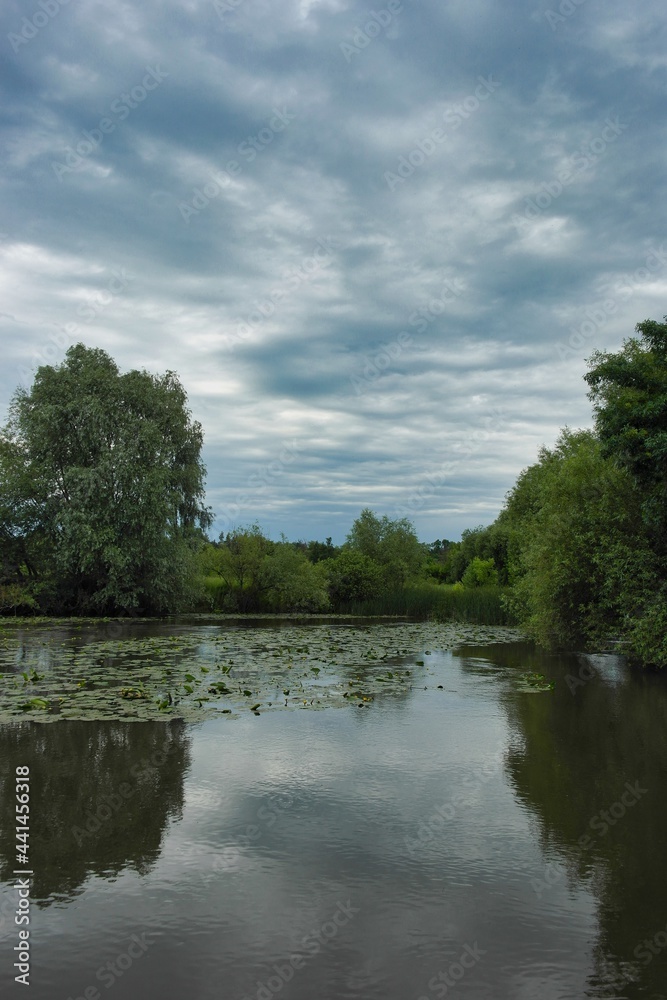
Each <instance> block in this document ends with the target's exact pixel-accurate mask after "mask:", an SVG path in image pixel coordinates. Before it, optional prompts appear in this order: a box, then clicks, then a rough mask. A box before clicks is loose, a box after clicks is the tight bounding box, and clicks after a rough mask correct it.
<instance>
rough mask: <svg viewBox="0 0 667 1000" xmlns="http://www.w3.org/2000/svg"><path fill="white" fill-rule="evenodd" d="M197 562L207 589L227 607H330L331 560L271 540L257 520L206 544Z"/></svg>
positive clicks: (311, 608)
mask: <svg viewBox="0 0 667 1000" xmlns="http://www.w3.org/2000/svg"><path fill="white" fill-rule="evenodd" d="M198 562H199V568H200V572H201V573H202V574H203V575H204V577H205V578H207V584H206V587H207V590H208V593H209V594H210V595H211V596H212V598H213V600H214V603H215V605H216V606H217V607H219V608H221V609H223V610H226V611H239V612H241V613H245V612H252V611H313V612H315V611H325V610H327V609H328V607H329V596H328V592H327V573H326V565H327V564H326V562H320V563H318V564H314V563H312V562H310V561H309V560H308V558H307V556H306V554H305V553H304V552H303V551H302V550H301V549H299V548H296V547H295V546H294V545H292V544H291V543H290V542H288V541H287V540H286V539H283V540H282V541H281V542H272V541H271V540H270V539H269V538H266V537H265V535H264V534H263V533H262V529H261V528H260V526H259V525H258V524H253V525H250V526H246V527H240V528H236V529H235V530H234V531H232V532H229V533H228V534H227V535H226V536H224V535H221V536H220V542H219V543H217V544H216V543H209V544H208V545H205V546H204V547H203V548H202V550H201V552H200V553H199V557H198ZM216 580H217V583H216V582H215V581H216Z"/></svg>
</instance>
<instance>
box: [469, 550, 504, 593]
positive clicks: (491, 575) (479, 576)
mask: <svg viewBox="0 0 667 1000" xmlns="http://www.w3.org/2000/svg"><path fill="white" fill-rule="evenodd" d="M461 583H462V584H463V586H464V587H495V586H497V585H498V570H497V569H496V567H495V563H494V561H493V559H480V558H479V556H475V557H474V559H472V561H471V562H470V563H469V564H468V566H467V568H466V571H465V573H464V574H463V576H462V577H461Z"/></svg>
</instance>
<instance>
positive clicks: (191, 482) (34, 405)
mask: <svg viewBox="0 0 667 1000" xmlns="http://www.w3.org/2000/svg"><path fill="white" fill-rule="evenodd" d="M202 443H203V435H202V429H201V426H200V424H199V423H197V422H196V421H193V420H192V419H191V413H190V411H189V409H188V407H187V396H186V393H185V391H184V389H183V387H182V385H181V383H180V382H179V380H178V378H177V376H176V375H175V374H174V373H173V372H166V374H164V375H152V374H150V373H148V372H146V371H136V370H134V371H130V372H127V373H126V374H121V373H120V372H119V369H118V366H117V365H116V363H115V362H114V361H113V359H112V358H111V357H109V355H108V354H106V352H104V351H102V350H99V349H94V348H87V347H85V346H84V345H83V344H77V345H75V346H74V347H71V348H70V349H69V350H68V352H67V355H66V359H65V361H64V362H63V363H62V364H61V365H58V366H50V365H46V366H43V367H41V368H39V369H38V370H37V372H36V375H35V379H34V383H33V385H32V387H31V389H30V390H27V389H24V388H19V389H17V390H16V392H15V394H14V397H13V401H12V405H11V408H10V414H9V422H8V424H7V426H6V427H5V429H4V432H3V440H2V447H1V448H0V508H1V510H2V513H3V516H4V519H5V523H4V525H3V529H4V530H3V534H2V536H0V540H1V537H6V538H7V539H10V540H11V548H12V553H13V558H14V562H16V561H17V554H18V558H21V559H22V560H23V567H24V569H25V567H26V566H29V567H30V572H31V573H32V575H33V577H35V576H37V577H39V579H40V583H41V586H42V592H41V603H42V606H43V607H45V608H46V609H48V610H58V611H73V612H93V613H100V614H102V613H106V614H111V613H118V612H128V611H130V612H132V611H134V612H141V613H162V612H168V611H173V610H177V609H179V608H181V607H183V606H186V605H187V603H188V598H189V596H190V594H191V591H192V579H193V559H192V550H193V548H194V546H195V544H196V539H197V538H198V537H201V533H202V531H203V530H204V529H205V528H206V527H208V525H209V524H210V522H211V515H210V512H209V510H208V508H206V507H205V506H204V477H205V471H206V470H205V468H204V465H203V463H202V461H201V457H200V453H201V448H202ZM16 568H17V570H18V571H19V572H20V569H21V567H20V566H17V567H16ZM36 589H37V590H39V587H37V588H36Z"/></svg>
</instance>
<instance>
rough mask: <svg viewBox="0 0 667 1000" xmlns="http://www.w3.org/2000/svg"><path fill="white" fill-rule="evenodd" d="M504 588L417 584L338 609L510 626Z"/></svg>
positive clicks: (367, 613)
mask: <svg viewBox="0 0 667 1000" xmlns="http://www.w3.org/2000/svg"><path fill="white" fill-rule="evenodd" d="M504 592H505V588H502V587H472V588H470V589H465V590H462V589H458V588H455V587H452V586H448V585H446V584H440V585H433V584H422V585H419V584H414V585H412V586H407V587H404V588H403V589H402V590H397V591H394V592H393V593H389V594H382V595H379V596H378V597H374V598H371V599H369V600H366V601H354V602H349V603H347V604H345V605H344V606H341V607H340V608H338V609H337V610H339V611H344V612H345V613H346V614H354V615H406V616H409V617H411V618H422V619H428V618H432V619H435V620H436V621H460V622H472V623H474V624H476V625H510V624H512V620H511V618H510V616H509V615H508V613H507V611H506V610H505V609H504V608H503V606H502V603H501V597H502V595H503V593H504Z"/></svg>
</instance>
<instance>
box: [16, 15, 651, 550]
mask: <svg viewBox="0 0 667 1000" xmlns="http://www.w3.org/2000/svg"><path fill="white" fill-rule="evenodd" d="M550 4H552V6H550ZM0 53H1V59H0V80H1V87H2V95H1V96H2V101H1V104H0V121H1V123H2V124H1V130H0V141H1V148H2V176H1V179H0V185H1V187H0V258H1V261H2V267H1V268H0V280H1V281H2V301H1V303H0V322H1V324H2V325H1V327H0V343H1V346H2V355H1V357H2V364H1V371H0V422H4V420H5V416H6V413H7V409H8V406H9V403H10V400H11V397H12V394H13V392H14V391H15V389H16V387H17V386H18V385H25V386H26V387H29V385H30V384H31V381H32V378H33V376H34V372H35V371H36V369H37V368H38V367H39V366H40V365H44V364H52V365H57V364H61V363H62V362H63V361H64V358H65V352H66V350H67V348H68V347H69V346H71V345H72V344H74V343H78V342H83V343H85V344H86V345H88V346H91V347H99V348H102V349H103V350H105V351H107V352H108V353H109V354H110V355H111V356H112V357H113V358H114V359H115V360H116V362H117V363H118V365H119V366H120V368H121V369H122V370H128V369H131V368H140V369H143V368H145V369H147V370H148V371H151V372H155V373H163V372H165V371H167V370H171V371H175V372H176V373H177V374H178V376H179V378H180V380H181V382H182V384H183V386H184V388H185V390H186V392H187V394H188V399H189V406H190V408H191V411H192V416H193V419H196V420H198V421H199V422H200V423H201V424H202V427H203V431H204V441H205V443H204V450H203V458H204V462H205V464H206V467H207V470H208V471H207V497H206V502H207V503H208V504H209V505H210V506H211V507H212V509H213V511H214V513H215V515H216V519H215V522H214V525H213V528H212V529H211V535H212V537H217V535H218V534H219V533H220V532H226V531H228V530H230V529H232V528H234V527H240V526H242V525H245V524H250V523H253V522H255V521H257V522H259V524H260V525H261V526H262V528H263V529H264V531H265V532H266V533H267V534H268V535H269V536H270V537H272V538H274V539H278V538H279V537H280V534H281V532H282V533H284V534H285V535H286V536H287V537H288V538H289V539H291V540H297V539H304V540H308V539H312V538H319V539H324V538H326V537H328V536H331V537H332V538H333V540H334V542H335V543H340V542H342V541H343V540H344V538H345V535H346V533H347V532H348V531H349V529H350V526H351V524H352V522H353V520H354V519H355V518H356V517H357V516H358V515H359V513H360V511H361V509H362V508H364V507H370V508H372V509H373V510H375V511H376V512H377V513H378V514H386V515H387V516H389V517H390V518H392V519H393V518H401V517H408V518H409V519H410V520H411V521H412V522H413V524H414V526H415V529H416V531H417V533H418V535H419V537H420V538H421V539H422V540H423V541H431V540H433V539H435V538H450V539H456V538H458V537H460V534H461V531H462V530H463V529H465V528H470V527H474V526H476V525H478V524H490V523H491V522H492V521H493V520H494V519H495V517H496V516H497V514H498V512H499V511H500V509H501V507H502V505H503V502H504V497H505V495H506V493H507V491H508V490H510V489H511V487H512V486H513V484H514V482H515V480H516V477H517V475H518V474H519V473H520V472H521V470H522V469H523V468H525V467H526V466H528V465H531V464H533V463H534V462H535V461H536V460H537V455H538V451H539V449H540V447H541V446H542V445H546V446H547V447H551V446H553V444H554V443H555V441H556V439H557V437H558V433H559V429H560V428H562V427H564V426H569V427H572V428H576V427H589V426H592V411H591V404H590V402H589V401H588V399H587V397H586V391H587V386H586V383H585V382H584V381H583V376H584V374H585V373H586V371H587V362H586V359H587V358H590V356H591V355H592V354H593V352H594V351H596V350H602V351H604V350H617V349H618V348H619V347H620V346H621V344H622V342H623V340H624V339H626V338H627V337H630V336H632V335H633V332H634V328H635V325H636V324H637V323H638V322H641V321H643V320H645V319H648V318H651V319H657V320H661V319H662V317H663V316H664V314H665V313H667V225H666V224H665V211H666V206H667V197H666V194H667V192H666V190H665V188H666V185H667V171H666V169H665V167H666V163H665V151H666V149H667V145H666V138H667V135H666V118H665V96H666V92H667V14H666V13H665V10H664V6H663V5H662V4H659V3H658V0H644V2H643V3H641V4H637V5H629V4H627V3H626V2H623V3H621V2H618V0H605V2H603V0H558V2H556V0H531V2H528V0H509V2H504V3H500V2H498V0H496V2H491V0H447V2H443V0H377V2H376V4H375V5H374V6H368V5H366V4H364V3H362V2H356V0H271V2H269V0H215V2H214V0H141V2H139V0H136V2H132V0H128V2H121V0H67V2H63V0H4V3H3V5H2V12H1V14H0Z"/></svg>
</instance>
